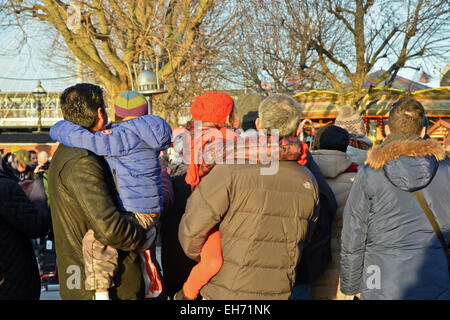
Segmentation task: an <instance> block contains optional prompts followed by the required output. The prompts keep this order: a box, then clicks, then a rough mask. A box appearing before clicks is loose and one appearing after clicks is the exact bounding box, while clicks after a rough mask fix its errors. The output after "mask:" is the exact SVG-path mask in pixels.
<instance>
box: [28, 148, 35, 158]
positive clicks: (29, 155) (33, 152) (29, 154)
mask: <svg viewBox="0 0 450 320" xmlns="http://www.w3.org/2000/svg"><path fill="white" fill-rule="evenodd" d="M32 154H37V152H36V151H34V150H30V151H28V160H30V159H31V155H32Z"/></svg>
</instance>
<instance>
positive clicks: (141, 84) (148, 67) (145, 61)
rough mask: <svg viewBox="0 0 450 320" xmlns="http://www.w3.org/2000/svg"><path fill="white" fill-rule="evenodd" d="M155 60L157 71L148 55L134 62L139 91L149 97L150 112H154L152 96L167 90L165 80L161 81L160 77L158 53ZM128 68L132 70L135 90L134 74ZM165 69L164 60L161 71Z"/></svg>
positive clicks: (132, 84)
mask: <svg viewBox="0 0 450 320" xmlns="http://www.w3.org/2000/svg"><path fill="white" fill-rule="evenodd" d="M155 60H156V61H155V65H156V70H155V71H156V72H154V71H153V70H152V69H153V67H154V64H153V62H152V61H151V60H150V58H149V57H148V56H145V55H140V56H139V60H138V63H133V70H134V78H135V79H136V87H137V91H138V92H139V93H141V94H142V95H143V96H145V97H146V98H147V101H148V114H152V113H153V105H152V97H153V96H155V95H158V94H162V93H166V92H167V90H165V88H164V82H163V81H162V80H161V81H159V79H158V72H159V63H160V61H159V57H158V55H156V58H155ZM128 70H129V72H130V77H131V86H132V90H134V83H133V76H132V74H131V70H130V68H129V67H128ZM163 71H164V61H163V62H162V66H161V73H163Z"/></svg>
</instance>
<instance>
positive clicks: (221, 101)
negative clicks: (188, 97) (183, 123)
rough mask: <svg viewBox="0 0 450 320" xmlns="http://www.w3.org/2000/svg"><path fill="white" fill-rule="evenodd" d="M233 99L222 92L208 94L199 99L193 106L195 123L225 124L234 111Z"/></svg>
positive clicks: (196, 99) (192, 111)
mask: <svg viewBox="0 0 450 320" xmlns="http://www.w3.org/2000/svg"><path fill="white" fill-rule="evenodd" d="M233 105H234V102H233V99H232V98H231V97H230V96H229V95H227V94H225V93H222V92H207V93H204V94H202V95H200V96H198V97H197V98H195V101H194V103H193V104H192V106H191V115H192V117H193V118H194V120H195V121H203V122H213V123H225V121H226V120H227V117H228V116H229V115H230V113H231V110H232V109H233Z"/></svg>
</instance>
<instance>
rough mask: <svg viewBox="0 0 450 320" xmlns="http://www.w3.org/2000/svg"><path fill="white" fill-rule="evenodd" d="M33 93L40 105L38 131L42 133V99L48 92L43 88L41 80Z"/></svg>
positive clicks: (38, 109) (38, 108)
mask: <svg viewBox="0 0 450 320" xmlns="http://www.w3.org/2000/svg"><path fill="white" fill-rule="evenodd" d="M32 93H33V96H34V97H35V98H36V100H37V103H38V107H37V112H38V123H37V131H38V132H41V130H42V104H41V99H42V98H43V97H45V95H46V94H47V92H46V91H45V89H44V88H42V86H41V81H40V80H39V81H38V85H37V87H36V89H34V90H33V92H32Z"/></svg>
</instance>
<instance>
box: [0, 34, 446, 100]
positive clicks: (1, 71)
mask: <svg viewBox="0 0 450 320" xmlns="http://www.w3.org/2000/svg"><path fill="white" fill-rule="evenodd" d="M33 27H34V26H33ZM26 29H30V30H31V31H29V32H30V36H31V37H30V40H29V42H28V45H26V46H24V47H23V48H22V50H21V51H20V52H18V51H17V50H14V48H15V45H16V44H17V38H19V36H20V31H19V30H18V29H13V28H10V30H9V32H8V33H6V32H4V31H2V32H1V33H0V37H1V42H2V48H0V90H1V91H2V92H5V91H7V92H17V91H20V92H23V91H26V92H29V91H32V90H33V89H34V88H35V87H36V86H37V79H42V81H41V82H42V86H43V87H44V88H45V90H46V91H48V92H51V91H62V90H63V89H64V88H66V87H68V86H70V85H71V84H74V83H75V78H74V77H73V78H66V79H62V80H45V79H48V78H59V77H70V76H71V75H73V70H69V68H67V70H65V71H64V70H57V68H56V66H55V65H54V64H53V63H51V62H49V61H48V57H47V56H46V53H47V52H48V48H49V47H50V46H51V39H50V38H48V37H46V36H45V31H43V30H39V29H38V30H36V28H26ZM33 30H34V31H33ZM5 54H7V55H5ZM409 65H412V66H415V67H422V68H423V69H424V70H425V71H426V72H427V73H428V74H429V75H430V76H431V81H430V82H429V83H428V84H426V85H428V86H430V87H439V79H440V71H441V70H442V69H443V68H444V67H445V63H442V64H440V65H435V64H433V65H426V64H425V63H424V62H420V61H417V62H410V63H409ZM386 67H387V66H386ZM373 71H376V70H373ZM421 74H422V73H421V72H416V71H415V70H413V69H402V70H400V71H399V75H401V76H403V77H406V78H408V79H411V80H415V81H418V79H419V77H420V76H421ZM4 77H9V78H19V79H35V80H30V81H27V80H8V79H2V78H4Z"/></svg>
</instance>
